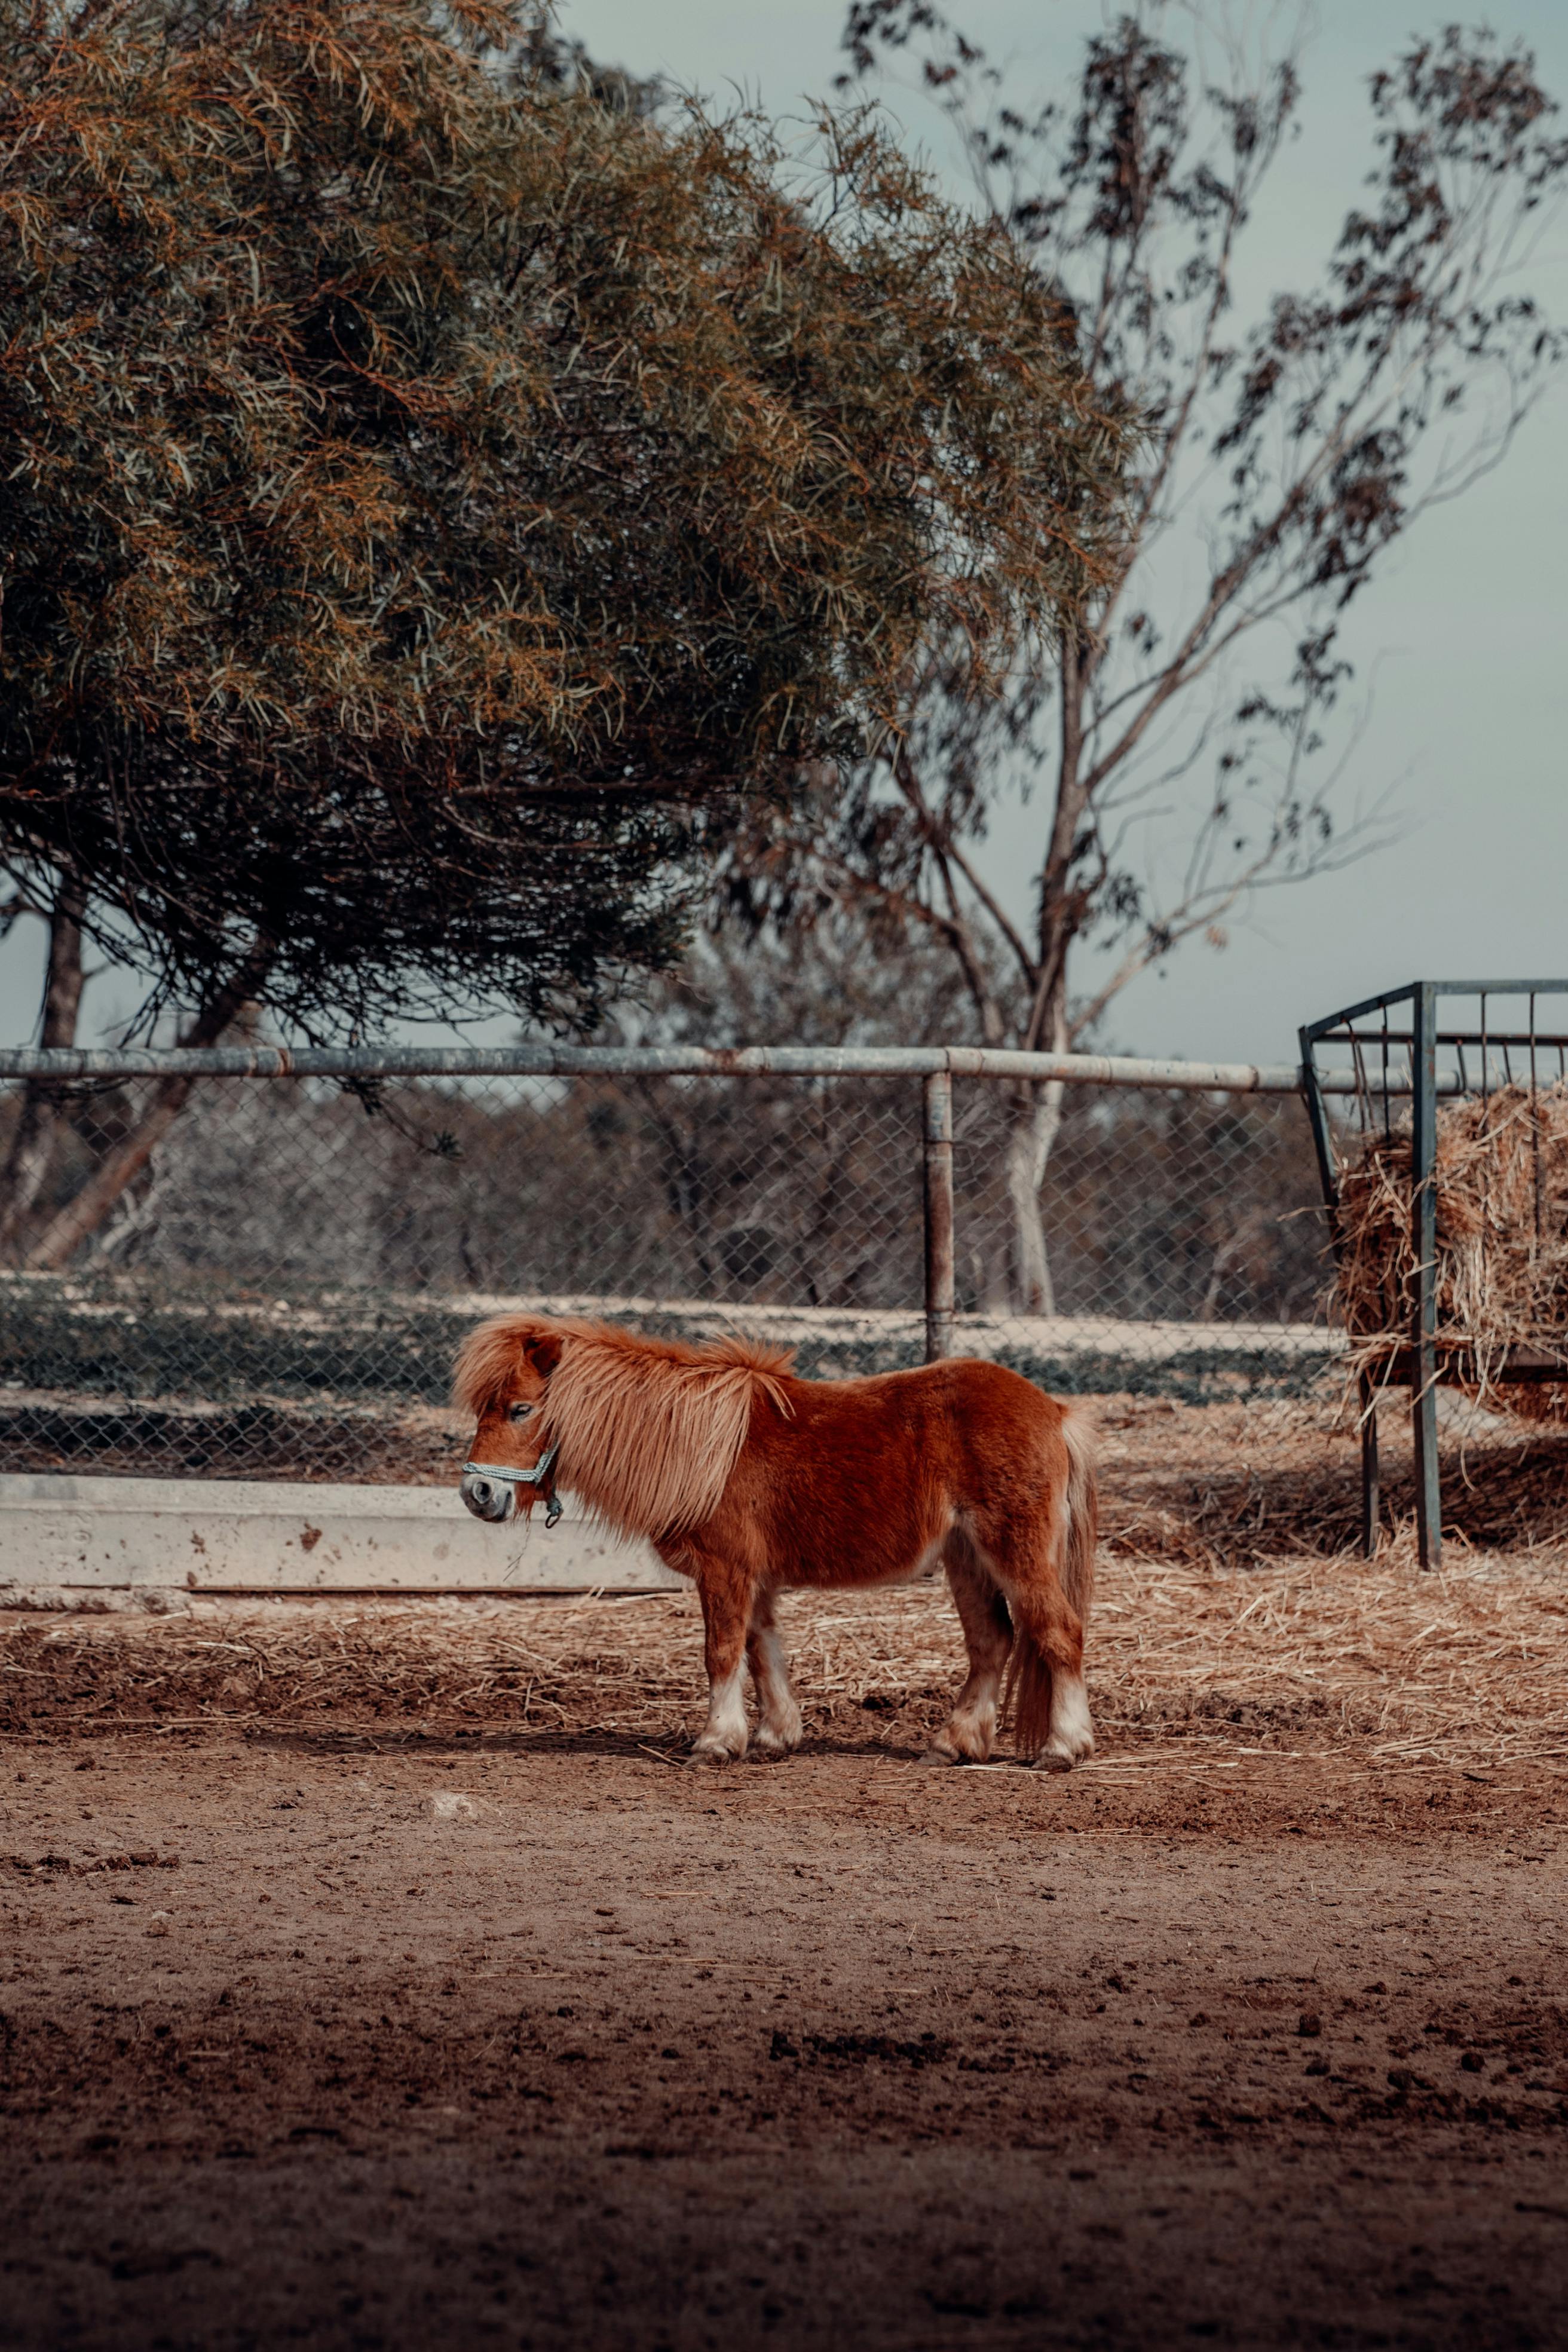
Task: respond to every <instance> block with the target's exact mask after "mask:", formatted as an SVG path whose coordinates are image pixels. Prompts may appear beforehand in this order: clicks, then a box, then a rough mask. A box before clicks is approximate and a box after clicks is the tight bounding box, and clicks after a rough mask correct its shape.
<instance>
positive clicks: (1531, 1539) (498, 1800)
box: [0, 1406, 1568, 2352]
mask: <svg viewBox="0 0 1568 2352" xmlns="http://www.w3.org/2000/svg"><path fill="white" fill-rule="evenodd" d="M1270 1410H1271V1409H1270ZM1186 1411H1187V1409H1182V1410H1181V1411H1179V1412H1177V1413H1176V1414H1175V1415H1169V1414H1163V1413H1161V1414H1155V1413H1153V1412H1152V1411H1151V1412H1144V1410H1143V1409H1142V1408H1137V1409H1135V1408H1133V1407H1131V1406H1129V1407H1127V1408H1126V1417H1125V1418H1123V1419H1121V1420H1120V1421H1118V1420H1117V1417H1116V1415H1115V1414H1114V1413H1113V1414H1111V1415H1110V1416H1109V1418H1110V1421H1111V1426H1110V1428H1109V1429H1108V1433H1107V1443H1108V1456H1109V1458H1108V1463H1107V1486H1108V1494H1109V1497H1110V1519H1111V1523H1112V1528H1113V1533H1114V1536H1115V1541H1114V1542H1113V1543H1112V1545H1111V1546H1110V1547H1109V1548H1108V1550H1107V1553H1106V1556H1105V1559H1104V1560H1103V1563H1102V1576H1103V1597H1102V1603H1101V1607H1100V1612H1099V1614H1098V1617H1097V1620H1096V1630H1095V1634H1094V1640H1093V1644H1092V1646H1091V1652H1090V1677H1091V1690H1092V1691H1093V1694H1094V1696H1095V1699H1096V1703H1097V1706H1098V1710H1099V1717H1100V1733H1101V1753H1100V1757H1099V1758H1098V1759H1096V1760H1095V1761H1094V1762H1092V1763H1091V1764H1089V1765H1088V1766H1086V1767H1085V1768H1083V1769H1080V1770H1079V1772H1077V1773H1075V1774H1073V1775H1072V1776H1071V1777H1070V1778H1068V1779H1065V1780H1062V1779H1055V1778H1048V1777H1045V1776H1041V1775H1037V1774H1033V1773H1029V1772H1026V1771H1023V1770H1020V1769H1016V1768H1015V1767H1013V1766H1012V1765H1011V1764H1010V1763H1007V1762H1002V1763H998V1764H996V1765H994V1766H991V1767H988V1768H986V1769H979V1770H976V1769H964V1770H962V1771H951V1770H945V1771H944V1770H930V1769H921V1766H920V1764H919V1762H918V1758H919V1755H920V1752H921V1746H922V1743H923V1739H924V1736H925V1734H926V1732H927V1731H928V1730H929V1727H930V1726H931V1723H932V1722H933V1721H934V1720H935V1719H936V1718H937V1717H938V1715H939V1714H940V1711H941V1708H942V1704H943V1697H944V1694H945V1692H946V1690H947V1689H948V1688H949V1687H950V1685H951V1677H952V1670H953V1666H954V1664H955V1662H956V1656H957V1648H956V1643H955V1641H954V1638H953V1635H952V1630H951V1626H950V1624H949V1618H948V1612H947V1611H946V1606H945V1603H944V1601H943V1600H942V1595H941V1593H940V1591H936V1590H933V1589H928V1588H923V1587H920V1588H913V1589H910V1590H907V1591H898V1592H894V1593H890V1594H882V1595H877V1596H870V1597H868V1598H865V1599H857V1600H854V1601H849V1600H846V1599H844V1598H841V1597H838V1596H830V1597H828V1598H826V1599H824V1600H822V1601H815V1602H808V1601H805V1600H804V1599H798V1600H797V1601H795V1605H794V1607H793V1608H792V1610H791V1612H790V1614H789V1620H788V1631H789V1638H790V1642H791V1646H792V1650H793V1652H794V1656H795V1669H796V1674H797V1679H798V1682H799V1685H800V1688H801V1694H802V1696H803V1699H804V1700H805V1701H806V1702H807V1719H808V1736H807V1741H806V1745H805V1748H804V1749H803V1751H802V1753H801V1754H800V1755H799V1756H798V1757H796V1758H795V1759H793V1760H792V1761H791V1762H789V1763H788V1764H785V1765H782V1766H778V1767H769V1766H765V1765H762V1764H747V1765H742V1766H740V1767H737V1768H735V1769H732V1770H731V1771H729V1772H727V1773H724V1774H721V1775H718V1776H714V1775H711V1774H694V1773H692V1772H690V1771H689V1770H687V1769H684V1767H683V1765H682V1763H681V1760H680V1759H681V1754H682V1748H683V1742H684V1739H685V1738H686V1737H688V1736H689V1731H690V1729H691V1728H692V1727H693V1726H694V1723H695V1720H696V1718H697V1715H698V1712H699V1708H698V1688H697V1666H698V1656H699V1645H698V1629H697V1624H696V1620H695V1613H694V1612H693V1610H692V1608H691V1604H690V1603H689V1601H686V1600H685V1598H684V1597H680V1598H675V1599H668V1598H658V1599H654V1600H647V1601H618V1602H616V1601H577V1602H571V1603H563V1602H559V1601H555V1602H552V1601H521V1600H520V1601H500V1602H487V1603H469V1604H460V1603H455V1602H447V1603H436V1602H431V1603H426V1604H423V1605H408V1604H404V1605H401V1606H397V1607H391V1606H380V1607H378V1606H374V1605H372V1604H367V1603H364V1602H359V1603H354V1602H344V1601H339V1602H335V1603H331V1604H326V1605H321V1606H314V1607H310V1606H291V1607H276V1606H275V1607H272V1608H268V1607H265V1606H263V1605H261V1604H249V1605H248V1606H239V1605H235V1606H233V1607H230V1608H222V1607H218V1606H216V1605H212V1606H207V1607H203V1608H197V1609H195V1610H192V1611H189V1612H184V1613H182V1614H181V1615H179V1616H178V1617H174V1616H171V1617H166V1618H153V1619H146V1618H140V1619H132V1618H120V1619H109V1618H100V1619H97V1620H89V1621H82V1620H70V1621H61V1622H52V1621H49V1620H47V1619H40V1618H36V1617H35V1618H32V1619H21V1618H12V1619H10V1620H5V1619H0V1727H3V1729H4V1737H5V1745H4V1748H3V1749H0V2118H3V2120H0V2147H3V2148H4V2151H5V2162H4V2164H3V2165H0V2347H27V2352H35V2347H56V2346H61V2347H64V2346H70V2347H77V2346H80V2347H104V2352H142V2347H146V2352H163V2347H170V2352H185V2347H202V2352H206V2348H207V2347H211V2352H229V2347H236V2348H237V2347H270V2346H273V2345H288V2344H300V2345H304V2346H308V2347H313V2346H319V2347H339V2346H342V2347H367V2352H368V2347H423V2346H426V2345H431V2346H447V2345H454V2346H459V2345H460V2346H467V2345H468V2344H472V2343H480V2342H483V2343H495V2344H497V2345H500V2346H504V2347H511V2346H516V2347H551V2352H553V2347H577V2348H579V2352H581V2348H582V2347H588V2352H597V2348H598V2347H613V2352H621V2347H625V2352H645V2347H649V2348H650V2352H698V2347H725V2348H726V2352H729V2347H750V2346H752V2345H764V2346H778V2347H795V2346H812V2347H818V2346H828V2345H835V2346H836V2345H838V2344H840V2343H844V2344H856V2345H866V2346H868V2347H888V2352H894V2348H895V2347H897V2352H905V2348H906V2347H944V2352H945V2347H969V2346H973V2347H977V2352H978V2348H979V2347H984V2352H990V2347H998V2352H999V2348H1000V2347H1026V2346H1037V2345H1041V2346H1058V2345H1061V2346H1080V2345H1081V2346H1091V2347H1098V2346H1124V2347H1144V2346H1166V2345H1172V2346H1190V2345H1192V2344H1194V2343H1201V2342H1205V2341H1206V2342H1215V2343H1220V2344H1229V2345H1237V2346H1258V2347H1265V2346H1274V2345H1282V2346H1283V2345H1289V2346H1296V2345H1303V2346H1326V2347H1363V2346H1365V2347H1371V2346H1398V2347H1448V2346H1454V2347H1458V2346H1460V2345H1463V2346H1466V2347H1554V2346H1563V2345H1568V2302H1565V2296H1568V1999H1565V1995H1568V1981H1565V1979H1568V1968H1565V1962H1564V1928H1565V1926H1568V1920H1565V1913H1568V1878H1565V1875H1564V1868H1563V1864H1564V1857H1565V1855H1568V1738H1564V1736H1563V1729H1562V1710H1563V1694H1564V1690H1565V1689H1568V1660H1565V1658H1564V1651H1565V1649H1568V1643H1565V1641H1564V1638H1563V1637H1564V1633H1565V1631H1568V1575H1565V1574H1564V1569H1565V1565H1568V1553H1565V1551H1564V1549H1563V1546H1562V1544H1561V1543H1560V1541H1559V1540H1558V1539H1557V1538H1558V1529H1557V1527H1556V1524H1555V1521H1554V1519H1553V1517H1552V1514H1553V1513H1554V1512H1555V1511H1557V1510H1559V1509H1561V1505H1560V1504H1558V1503H1557V1502H1556V1500H1555V1495H1556V1491H1557V1488H1556V1482H1555V1473H1556V1468H1557V1457H1556V1456H1555V1455H1553V1454H1552V1453H1551V1450H1550V1448H1548V1451H1547V1453H1546V1454H1544V1455H1543V1454H1542V1452H1541V1450H1540V1448H1539V1447H1536V1448H1534V1449H1531V1450H1530V1451H1528V1452H1526V1451H1524V1450H1521V1448H1520V1446H1519V1445H1518V1444H1516V1443H1514V1442H1513V1441H1511V1440H1510V1441H1508V1442H1506V1443H1505V1442H1503V1441H1502V1440H1497V1441H1496V1442H1492V1441H1488V1442H1487V1443H1486V1444H1482V1445H1481V1446H1480V1447H1479V1452H1478V1454H1477V1458H1476V1460H1475V1461H1474V1462H1472V1463H1471V1464H1470V1465H1469V1472H1468V1475H1470V1476H1471V1478H1472V1484H1471V1485H1470V1486H1465V1485H1464V1483H1463V1480H1460V1481H1459V1482H1458V1486H1457V1488H1456V1491H1457V1492H1458V1494H1459V1496H1460V1501H1459V1505H1458V1508H1459V1509H1460V1510H1461V1511H1463V1510H1464V1509H1467V1508H1469V1509H1472V1510H1474V1511H1477V1512H1480V1511H1485V1512H1488V1513H1490V1514H1491V1519H1490V1522H1489V1524H1490V1525H1491V1526H1492V1528H1493V1529H1494V1544H1493V1548H1491V1549H1483V1548H1482V1546H1481V1544H1480V1543H1479V1541H1477V1540H1475V1539H1474V1538H1472V1541H1471V1543H1470V1544H1469V1545H1468V1546H1467V1544H1466V1543H1465V1542H1464V1541H1463V1540H1462V1539H1460V1540H1456V1541H1455V1542H1454V1543H1453V1544H1451V1545H1450V1548H1449V1554H1448V1559H1447V1565H1446V1568H1445V1570H1444V1572H1443V1574H1442V1575H1441V1576H1440V1577H1436V1578H1433V1577H1422V1576H1421V1575H1420V1573H1419V1571H1417V1570H1415V1569H1414V1567H1413V1566H1412V1564H1411V1562H1410V1559H1409V1547H1408V1541H1407V1538H1405V1537H1404V1536H1401V1537H1399V1538H1396V1539H1395V1541H1394V1543H1392V1544H1391V1545H1390V1546H1389V1547H1387V1548H1386V1549H1385V1550H1384V1554H1383V1555H1382V1556H1381V1558H1380V1559H1378V1560H1377V1561H1374V1562H1373V1563H1370V1564H1363V1563H1361V1562H1358V1561H1356V1560H1354V1559H1350V1558H1347V1557H1343V1556H1340V1555H1337V1554H1336V1552H1335V1551H1334V1549H1333V1545H1334V1543H1335V1542H1336V1541H1337V1539H1338V1538H1337V1536H1336V1533H1335V1530H1336V1528H1337V1527H1338V1521H1337V1519H1336V1517H1335V1513H1336V1512H1337V1511H1338V1510H1339V1509H1340V1507H1341V1504H1342V1496H1341V1494H1340V1487H1341V1486H1342V1483H1343V1477H1342V1474H1343V1472H1344V1471H1345V1469H1346V1467H1347V1465H1348V1463H1349V1460H1350V1454H1349V1452H1348V1445H1347V1448H1346V1449H1345V1450H1344V1451H1343V1454H1342V1456H1336V1457H1335V1459H1334V1462H1333V1463H1332V1464H1331V1465H1330V1467H1331V1471H1332V1475H1331V1477H1330V1478H1328V1480H1327V1484H1326V1485H1325V1484H1324V1480H1325V1472H1324V1467H1323V1458H1322V1456H1323V1443H1322V1435H1321V1431H1320V1432H1317V1433H1314V1432H1313V1430H1312V1428H1311V1427H1310V1425H1309V1423H1308V1422H1307V1421H1306V1420H1305V1419H1303V1418H1302V1417H1301V1416H1300V1415H1298V1417H1297V1418H1296V1419H1295V1420H1294V1421H1292V1420H1290V1419H1289V1416H1285V1417H1281V1416H1279V1414H1276V1415H1275V1418H1274V1420H1273V1421H1272V1423H1269V1422H1268V1421H1266V1420H1262V1419H1260V1418H1259V1417H1258V1413H1256V1412H1254V1413H1251V1414H1248V1413H1245V1412H1239V1409H1238V1411H1237V1412H1235V1413H1233V1414H1232V1415H1231V1417H1230V1418H1229V1419H1228V1420H1226V1419H1224V1418H1223V1417H1216V1414H1215V1411H1214V1410H1213V1409H1210V1411H1209V1412H1208V1413H1207V1415H1206V1416H1204V1415H1201V1414H1199V1413H1198V1412H1197V1411H1196V1409H1193V1410H1192V1412H1190V1413H1189V1414H1188V1415H1187V1417H1186V1418H1185V1419H1184V1413H1185V1412H1186ZM1293 1447H1294V1448H1297V1449H1298V1451H1297V1452H1295V1453H1293V1452H1292V1448H1293ZM1314 1460H1315V1462H1316V1464H1317V1468H1316V1471H1315V1472H1313V1471H1312V1470H1311V1467H1310V1464H1311V1462H1312V1461H1314ZM1314 1475H1315V1476H1316V1478H1317V1480H1318V1482H1319V1486H1318V1492H1319V1498H1320V1499H1319V1505H1318V1517H1317V1520H1316V1522H1315V1521H1314V1517H1313V1512H1312V1507H1311V1502H1310V1480H1311V1478H1312V1476H1314ZM1395 1477H1397V1465H1395ZM1292 1482H1295V1483H1292ZM1473 1496H1481V1497H1482V1500H1481V1501H1479V1502H1474V1501H1472V1499H1471V1498H1472V1497H1473ZM1315 1532H1316V1534H1317V1540H1316V1541H1315V1542H1314V1540H1313V1538H1314V1533H1315ZM1498 1534H1501V1535H1502V1536H1504V1537H1505V1538H1510V1540H1508V1541H1507V1542H1506V1543H1505V1544H1503V1545H1499V1544H1498V1543H1497V1539H1496V1538H1497V1535H1498Z"/></svg>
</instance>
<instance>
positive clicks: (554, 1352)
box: [522, 1331, 561, 1381]
mask: <svg viewBox="0 0 1568 2352" xmlns="http://www.w3.org/2000/svg"><path fill="white" fill-rule="evenodd" d="M522 1353H523V1359H524V1360H525V1362H527V1363H528V1364H530V1365H531V1367H532V1369H533V1370H535V1371H536V1372H537V1373H538V1374H539V1377H540V1379H541V1380H542V1381H547V1380H548V1379H549V1378H550V1375H551V1373H552V1371H553V1370H555V1367H556V1365H557V1364H558V1363H559V1362H560V1361H561V1341H560V1339H559V1337H558V1335H557V1334H556V1333H555V1332H553V1331H531V1332H530V1333H529V1335H528V1337H527V1339H525V1340H524V1341H523V1343H522Z"/></svg>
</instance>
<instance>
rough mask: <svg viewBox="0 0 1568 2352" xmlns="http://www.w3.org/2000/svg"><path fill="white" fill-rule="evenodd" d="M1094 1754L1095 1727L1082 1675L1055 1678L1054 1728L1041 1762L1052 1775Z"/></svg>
mask: <svg viewBox="0 0 1568 2352" xmlns="http://www.w3.org/2000/svg"><path fill="white" fill-rule="evenodd" d="M1093 1753H1094V1725H1093V1723H1092V1722H1091V1721H1090V1719H1089V1693H1088V1691H1087V1690H1086V1689H1085V1687H1084V1681H1083V1676H1082V1675H1062V1674H1058V1675H1052V1677H1051V1727H1050V1733H1049V1736H1048V1737H1047V1741H1046V1745H1045V1748H1043V1750H1042V1751H1041V1755H1040V1759H1039V1760H1040V1762H1041V1763H1042V1764H1043V1765H1044V1766H1045V1768H1046V1769H1047V1771H1048V1772H1064V1771H1066V1770H1067V1769H1068V1768H1069V1767H1070V1766H1071V1765H1074V1764H1076V1763H1077V1762H1078V1761H1079V1759H1080V1758H1081V1757H1084V1756H1092V1755H1093Z"/></svg>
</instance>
